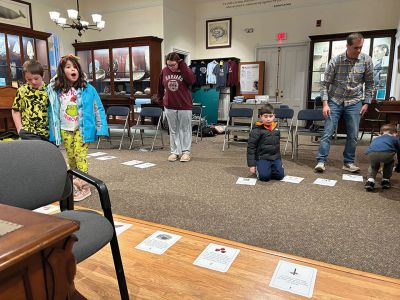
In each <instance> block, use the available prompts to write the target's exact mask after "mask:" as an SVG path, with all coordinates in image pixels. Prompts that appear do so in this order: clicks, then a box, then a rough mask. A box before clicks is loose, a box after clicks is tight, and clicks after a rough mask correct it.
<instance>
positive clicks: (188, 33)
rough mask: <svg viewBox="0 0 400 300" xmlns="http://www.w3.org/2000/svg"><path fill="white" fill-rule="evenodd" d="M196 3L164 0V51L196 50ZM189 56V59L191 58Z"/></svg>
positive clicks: (165, 52)
mask: <svg viewBox="0 0 400 300" xmlns="http://www.w3.org/2000/svg"><path fill="white" fill-rule="evenodd" d="M194 20H195V5H194V4H193V3H191V1H188V0H164V24H163V26H164V42H163V52H164V54H167V53H169V52H171V51H172V50H173V49H174V48H175V49H179V50H183V51H185V52H189V53H190V55H189V56H190V58H191V57H193V55H194V52H195V49H196V47H195V42H196V39H195V34H196V27H195V22H194ZM190 58H189V59H190Z"/></svg>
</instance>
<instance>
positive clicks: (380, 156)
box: [367, 152, 396, 179]
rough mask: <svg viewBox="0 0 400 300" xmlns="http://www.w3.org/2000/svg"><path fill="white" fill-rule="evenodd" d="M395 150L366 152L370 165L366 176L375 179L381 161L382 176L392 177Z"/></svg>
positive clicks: (385, 177)
mask: <svg viewBox="0 0 400 300" xmlns="http://www.w3.org/2000/svg"><path fill="white" fill-rule="evenodd" d="M395 155H396V153H395V152H371V153H368V159H369V162H370V165H369V167H368V175H367V178H373V179H376V174H377V173H378V171H379V167H380V165H381V163H383V174H382V178H384V179H390V177H392V172H393V165H394V156H395Z"/></svg>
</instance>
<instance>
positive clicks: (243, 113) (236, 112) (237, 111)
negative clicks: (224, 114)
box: [229, 107, 253, 118]
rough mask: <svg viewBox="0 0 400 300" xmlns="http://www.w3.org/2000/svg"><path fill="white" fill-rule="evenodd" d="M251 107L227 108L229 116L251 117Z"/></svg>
mask: <svg viewBox="0 0 400 300" xmlns="http://www.w3.org/2000/svg"><path fill="white" fill-rule="evenodd" d="M252 117H253V109H251V108H245V107H243V108H242V107H232V108H231V109H230V110H229V118H252Z"/></svg>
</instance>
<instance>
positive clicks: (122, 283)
mask: <svg viewBox="0 0 400 300" xmlns="http://www.w3.org/2000/svg"><path fill="white" fill-rule="evenodd" d="M0 153H1V160H0V187H1V188H0V203H1V204H5V205H10V206H15V207H20V208H24V209H30V210H33V209H36V208H39V207H42V206H45V205H48V204H51V203H53V202H54V201H56V200H60V205H61V210H62V211H61V213H59V214H56V215H55V216H58V217H62V218H67V219H72V220H76V221H79V222H80V229H79V230H78V231H77V232H75V235H76V237H77V238H78V241H77V242H76V243H75V244H74V246H73V254H74V256H75V259H76V261H77V263H79V262H81V261H83V260H85V259H86V258H88V257H90V256H91V255H93V254H95V253H96V252H97V251H99V250H100V249H101V248H103V247H104V246H105V245H106V244H107V243H110V245H111V250H112V256H113V259H114V266H115V270H116V275H117V279H118V285H119V290H120V295H121V299H129V294H128V289H127V285H126V280H125V275H124V269H123V266H122V260H121V255H120V250H119V246H118V240H117V235H116V233H115V226H114V220H113V215H112V211H111V202H110V198H109V194H108V189H107V187H106V185H105V184H104V182H102V181H100V180H99V179H97V178H94V177H92V176H90V175H88V174H86V173H82V172H80V171H78V170H68V169H67V165H66V163H65V159H64V157H63V155H62V154H61V152H60V151H59V150H58V148H57V147H56V146H54V145H52V144H51V143H48V142H44V141H13V142H1V143H0ZM72 175H73V176H76V177H78V178H80V179H82V180H84V181H86V182H88V183H89V184H91V185H93V186H95V187H96V189H97V191H98V193H99V197H100V202H101V207H102V210H103V214H104V216H103V215H101V214H98V213H96V212H93V211H88V210H73V192H72Z"/></svg>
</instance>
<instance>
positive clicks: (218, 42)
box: [206, 18, 232, 49]
mask: <svg viewBox="0 0 400 300" xmlns="http://www.w3.org/2000/svg"><path fill="white" fill-rule="evenodd" d="M206 43H207V45H206V47H207V49H214V48H230V47H231V45H232V18H225V19H216V20H207V21H206Z"/></svg>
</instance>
